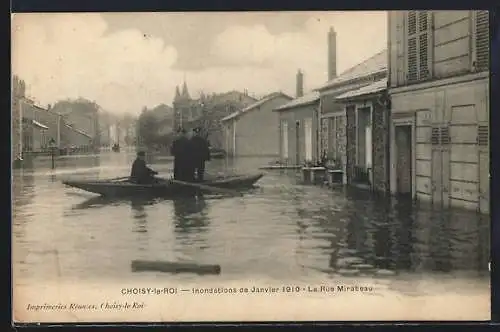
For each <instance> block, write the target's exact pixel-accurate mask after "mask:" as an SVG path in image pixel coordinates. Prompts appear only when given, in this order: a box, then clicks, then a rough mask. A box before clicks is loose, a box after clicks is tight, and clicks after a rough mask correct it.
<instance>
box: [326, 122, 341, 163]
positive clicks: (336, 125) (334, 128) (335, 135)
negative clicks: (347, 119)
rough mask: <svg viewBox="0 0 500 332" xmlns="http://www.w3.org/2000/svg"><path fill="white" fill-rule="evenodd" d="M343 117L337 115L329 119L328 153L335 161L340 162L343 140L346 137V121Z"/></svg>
mask: <svg viewBox="0 0 500 332" xmlns="http://www.w3.org/2000/svg"><path fill="white" fill-rule="evenodd" d="M343 120H344V119H343V116H342V115H337V116H334V117H331V118H330V119H329V122H330V123H329V135H328V136H329V142H328V147H329V148H328V152H329V157H330V158H333V159H334V160H336V161H338V160H340V158H341V156H342V151H341V140H342V137H343V136H344V131H345V128H344V126H345V125H344V121H343Z"/></svg>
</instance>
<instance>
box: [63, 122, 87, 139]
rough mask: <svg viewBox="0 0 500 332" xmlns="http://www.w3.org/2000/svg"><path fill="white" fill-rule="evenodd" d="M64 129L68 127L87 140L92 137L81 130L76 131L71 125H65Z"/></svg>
mask: <svg viewBox="0 0 500 332" xmlns="http://www.w3.org/2000/svg"><path fill="white" fill-rule="evenodd" d="M66 127H68V128H69V129H71V130H73V131H75V132H77V133H79V134H81V135H83V136H86V137H88V138H92V136H90V135H89V134H87V133H86V132H84V131H83V130H80V129H76V128H75V127H73V126H72V125H69V124H67V125H66Z"/></svg>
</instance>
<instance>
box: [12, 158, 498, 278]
mask: <svg viewBox="0 0 500 332" xmlns="http://www.w3.org/2000/svg"><path fill="white" fill-rule="evenodd" d="M85 158H87V157H85ZM85 158H82V160H81V161H79V162H78V167H77V169H73V168H68V169H62V166H61V168H58V169H56V173H57V174H59V175H61V176H60V178H59V180H61V178H62V174H64V176H68V177H69V176H71V177H76V172H77V171H79V172H80V171H81V172H83V171H88V170H90V171H100V172H101V173H100V175H99V176H102V177H110V178H111V177H118V176H121V175H122V174H123V173H122V172H121V171H120V173H119V174H114V173H116V172H117V170H118V169H119V168H120V167H124V168H123V169H124V171H123V172H124V173H125V172H128V165H125V164H126V163H127V160H128V159H127V158H130V159H131V158H133V154H123V156H121V153H120V154H113V155H108V156H106V155H101V157H100V159H99V160H100V161H99V165H100V166H99V167H97V168H92V167H93V166H92V165H95V164H96V163H94V164H92V163H90V162H89V160H88V158H87V159H85ZM170 163H171V162H170V161H169V163H168V164H167V163H165V164H161V165H160V164H159V165H157V166H153V167H154V168H155V169H160V171H161V169H162V168H161V167H164V169H167V168H169V167H171V166H170ZM265 163H266V162H265V161H258V162H255V161H253V160H251V159H242V160H237V159H235V160H229V161H225V160H214V161H212V162H211V163H210V165H209V169H208V170H209V171H210V173H212V174H217V173H218V172H223V171H224V170H225V169H227V168H234V169H235V170H237V172H238V173H246V172H255V169H256V168H255V164H258V165H257V166H259V165H263V164H265ZM75 164H76V161H75ZM82 165H83V166H82ZM89 166H90V168H89ZM85 167H86V168H85ZM125 167H126V168H127V169H126V170H125ZM113 172H114V173H113ZM48 174H50V170H47V169H41V170H40V169H37V170H36V172H31V171H29V170H27V169H24V170H21V171H17V170H15V171H14V172H13V182H14V183H13V188H12V191H13V217H14V222H13V234H14V238H13V241H14V245H15V247H16V249H15V250H16V251H17V253H16V255H15V256H13V260H14V266H15V267H14V268H15V269H16V270H17V273H18V274H21V275H22V277H26V278H35V279H36V278H42V277H43V278H46V277H50V275H51V273H53V271H52V270H50V271H49V270H48V269H47V268H46V266H49V264H52V261H49V258H46V260H43V259H42V258H40V257H38V256H37V251H43V250H48V249H53V248H56V249H57V250H58V252H59V255H60V259H61V260H60V263H59V264H60V265H61V268H62V271H63V273H64V274H65V275H72V276H76V275H78V278H98V277H101V276H103V275H107V276H116V278H121V277H123V278H135V276H130V275H128V276H127V275H125V276H122V275H123V273H127V272H126V271H128V269H129V263H130V259H131V258H133V259H146V260H158V261H179V260H188V261H191V262H193V261H194V262H197V263H200V262H205V263H214V262H215V263H217V264H221V266H223V270H224V275H225V276H230V277H231V278H232V277H238V276H239V277H241V278H248V277H249V275H250V274H251V275H252V276H256V275H266V276H269V277H272V278H277V279H283V278H284V277H294V276H297V277H298V278H301V277H302V276H306V277H309V276H315V275H318V274H319V275H321V276H324V277H325V278H328V277H332V276H338V275H345V276H353V277H357V276H368V277H371V276H375V277H377V278H385V279H390V280H396V279H398V278H404V277H405V275H408V274H411V275H422V274H424V275H425V274H433V273H434V272H439V271H444V272H446V271H449V272H453V273H458V272H460V271H461V272H464V273H465V272H466V273H467V274H469V275H475V276H477V275H478V274H483V275H487V273H488V270H487V263H488V260H489V220H488V218H487V217H480V216H478V215H476V214H475V213H467V212H464V211H458V210H453V211H449V212H446V213H445V212H440V211H435V210H434V211H433V210H432V209H429V208H426V207H425V206H415V205H414V204H413V202H412V201H407V200H395V199H390V198H389V199H387V198H383V197H378V198H377V197H375V198H374V197H372V196H371V195H370V194H369V193H366V192H360V191H355V190H350V189H340V188H339V189H338V190H325V189H324V188H319V187H315V186H301V185H295V174H294V173H293V172H292V173H290V174H282V173H280V172H269V173H268V174H267V175H266V176H265V177H264V178H263V179H262V180H261V181H259V183H258V185H259V187H260V189H259V190H256V191H251V192H250V193H248V194H245V197H244V198H243V199H239V198H238V199H235V198H227V197H224V198H220V199H214V197H212V195H210V196H208V195H206V196H204V197H198V198H196V197H190V198H188V197H183V198H182V199H177V200H144V199H141V200H137V199H134V200H130V199H128V200H111V199H106V198H102V197H95V196H93V197H89V196H88V195H87V194H86V193H83V192H82V193H81V194H78V196H76V191H75V190H73V189H68V188H66V187H64V186H63V185H62V184H60V183H58V182H59V181H56V182H51V178H50V177H49V176H48ZM85 174H88V173H85ZM92 174H93V173H92ZM92 174H88V175H84V176H89V177H93V176H94V175H92ZM35 184H36V186H35ZM70 192H75V195H70V194H69V193H70ZM69 208H70V209H72V210H79V211H78V212H75V211H70V212H68V211H67V210H68V209H69ZM61 212H68V213H61ZM27 221H30V222H27ZM88 235H90V237H89V236H88ZM75 248H80V249H75ZM89 252H90V253H91V254H89ZM235 256H237V257H238V259H234V257H235ZM26 257H32V259H30V260H26ZM47 257H48V256H47ZM89 257H92V258H91V259H92V264H91V263H90V261H89V259H90V258H89ZM44 259H45V258H44ZM26 261H27V263H25V262H26ZM75 262H78V263H75ZM16 264H17V265H16ZM125 266H126V268H125ZM23 269H25V270H26V269H27V270H29V271H27V272H26V271H24V270H23ZM444 276H445V274H444V273H441V274H440V278H441V277H444Z"/></svg>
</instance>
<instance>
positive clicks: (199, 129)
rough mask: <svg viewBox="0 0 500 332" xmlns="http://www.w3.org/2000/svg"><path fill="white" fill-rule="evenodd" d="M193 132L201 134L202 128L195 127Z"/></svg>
mask: <svg viewBox="0 0 500 332" xmlns="http://www.w3.org/2000/svg"><path fill="white" fill-rule="evenodd" d="M193 131H194V132H195V133H199V132H200V131H201V128H200V127H194V128H193Z"/></svg>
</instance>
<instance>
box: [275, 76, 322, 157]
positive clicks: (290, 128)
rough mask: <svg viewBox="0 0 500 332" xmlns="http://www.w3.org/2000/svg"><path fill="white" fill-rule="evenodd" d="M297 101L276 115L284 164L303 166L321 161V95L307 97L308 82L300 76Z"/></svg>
mask: <svg viewBox="0 0 500 332" xmlns="http://www.w3.org/2000/svg"><path fill="white" fill-rule="evenodd" d="M296 83H297V88H296V98H295V99H294V100H292V101H290V102H288V103H286V104H284V105H282V106H280V107H278V108H276V109H275V111H276V112H277V113H278V116H279V133H280V134H279V138H278V139H279V152H280V154H279V155H280V163H281V164H284V165H301V164H306V163H309V162H314V161H318V160H319V158H320V157H321V156H319V155H318V153H317V151H318V150H319V149H318V146H317V144H318V141H319V140H318V132H319V131H318V123H319V122H318V114H319V93H318V92H317V91H311V92H308V93H306V94H305V95H303V91H304V86H303V84H304V78H303V73H302V72H301V71H300V70H299V72H298V73H297V81H296Z"/></svg>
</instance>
